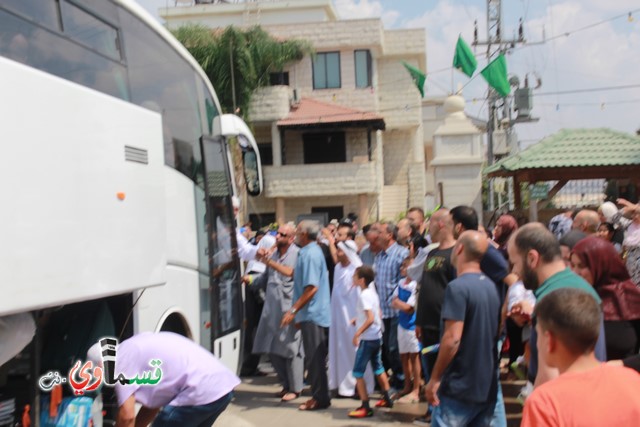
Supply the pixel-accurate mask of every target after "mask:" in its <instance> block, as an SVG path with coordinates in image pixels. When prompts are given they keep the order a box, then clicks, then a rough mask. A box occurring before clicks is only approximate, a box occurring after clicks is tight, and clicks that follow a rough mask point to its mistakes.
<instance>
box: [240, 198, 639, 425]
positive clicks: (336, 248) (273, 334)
mask: <svg viewBox="0 0 640 427" xmlns="http://www.w3.org/2000/svg"><path fill="white" fill-rule="evenodd" d="M618 204H619V205H620V208H618V207H617V206H616V205H615V204H613V203H610V202H607V203H605V204H603V205H602V206H601V207H600V209H598V211H595V210H587V209H583V210H579V211H576V212H566V213H562V214H560V215H558V216H557V217H554V218H553V219H552V220H551V221H550V222H549V225H548V227H547V226H545V225H543V224H542V223H530V224H525V225H523V226H521V227H519V224H518V222H517V221H516V219H515V218H514V217H513V216H511V215H502V216H500V217H499V218H498V219H497V221H496V223H495V228H494V229H493V230H492V232H487V231H486V230H484V229H483V227H482V226H481V225H480V224H479V222H478V215H477V213H476V212H475V210H474V209H473V208H471V207H469V206H457V207H455V208H453V209H450V210H449V209H446V208H441V209H439V210H437V211H436V212H434V213H433V214H432V215H431V216H430V218H425V214H424V212H423V210H422V209H420V208H417V207H415V208H411V209H410V210H409V211H408V213H407V215H406V217H405V218H404V219H402V220H400V221H399V222H398V223H397V224H396V223H393V222H376V223H372V224H367V225H365V226H364V227H362V228H360V227H359V225H358V223H357V218H355V217H354V216H350V217H348V218H345V219H343V220H341V221H332V222H331V223H330V224H328V225H327V226H326V227H322V226H321V225H320V224H319V223H317V222H315V221H309V220H303V221H301V222H300V223H299V224H297V225H294V224H282V225H280V226H279V228H278V230H277V232H276V233H275V236H274V238H275V243H273V241H271V242H270V243H269V244H261V242H263V241H264V239H265V238H266V237H269V236H268V233H267V235H266V236H265V237H260V236H259V237H258V240H259V239H262V240H259V241H258V242H257V245H258V246H257V247H256V249H255V250H254V251H249V253H251V257H250V258H251V259H253V254H255V260H257V261H259V263H261V264H263V266H264V268H258V269H257V270H256V269H255V267H253V268H248V269H247V271H249V270H255V271H249V273H250V274H248V275H247V276H245V280H244V282H245V284H246V286H247V289H249V290H248V291H247V292H246V293H247V294H251V295H260V294H262V295H263V297H262V302H261V307H260V309H259V310H257V309H256V307H247V308H248V309H249V310H253V313H247V319H249V318H250V317H253V318H255V319H257V321H256V322H255V325H254V326H255V328H254V329H255V330H254V333H250V334H248V336H249V337H250V338H249V341H247V342H245V350H246V351H247V355H248V354H253V355H254V358H253V359H251V358H247V360H248V361H250V362H246V363H245V366H244V367H243V368H244V369H243V372H244V373H245V374H247V375H255V374H257V373H258V372H257V364H256V365H251V366H247V363H255V355H261V354H267V355H268V358H269V360H270V362H271V364H272V365H273V367H274V370H275V372H276V373H277V377H278V380H279V382H280V383H281V384H282V391H281V392H279V393H278V397H280V398H281V399H282V400H283V401H285V402H288V401H292V400H295V399H297V398H298V397H299V396H300V394H301V392H302V389H303V387H304V380H305V378H306V381H307V383H308V384H309V385H310V386H311V394H312V397H311V398H310V399H308V400H306V401H304V402H303V403H301V404H300V405H299V409H300V410H303V411H309V410H321V409H324V408H327V407H328V406H330V404H331V399H332V398H338V397H359V399H360V400H361V402H362V403H361V405H360V407H358V408H357V409H355V410H353V411H351V412H350V413H349V416H350V417H354V418H364V417H370V416H372V415H373V409H372V408H371V405H370V403H369V396H370V395H371V394H372V393H373V392H374V386H375V381H374V377H375V378H376V380H377V382H378V387H379V391H380V396H381V398H380V399H379V400H378V401H377V403H376V404H375V407H391V406H393V405H394V403H395V402H402V403H407V404H411V403H417V402H419V401H420V400H425V399H426V400H427V401H428V402H429V405H428V408H429V409H428V410H427V413H425V414H424V416H423V417H420V418H418V419H416V420H415V423H416V424H419V425H427V424H428V423H430V424H431V425H433V426H457V425H478V426H484V425H487V426H488V425H491V426H506V414H505V408H504V402H503V398H502V391H501V386H500V370H501V356H502V354H503V351H504V354H505V355H506V354H508V356H509V363H508V368H509V369H511V371H512V375H516V376H523V377H525V378H526V379H527V380H528V384H527V386H526V387H525V388H524V389H523V392H522V393H521V396H520V397H521V398H522V401H523V402H524V405H525V407H524V415H523V425H565V424H566V425H594V424H595V425H600V424H607V425H613V424H612V422H613V423H614V424H616V425H626V424H627V423H626V422H625V421H624V420H627V421H628V420H631V419H637V418H633V417H637V416H638V415H640V397H638V396H640V395H638V394H637V390H638V388H637V385H633V384H638V383H640V376H639V374H638V373H637V372H634V371H633V370H632V369H628V368H627V367H632V368H633V367H635V369H636V370H637V366H638V363H639V362H638V358H639V356H638V350H639V346H640V287H639V284H640V277H639V276H640V273H639V272H640V256H639V255H638V254H639V252H640V207H639V206H638V205H636V204H633V203H629V202H627V201H626V200H618ZM252 262H253V261H252ZM251 337H255V339H251ZM607 360H609V361H612V362H611V363H610V364H608V365H606V366H605V365H603V364H602V363H601V362H605V361H607ZM616 365H625V366H616ZM503 368H504V366H503ZM305 375H306V377H305ZM622 383H625V385H624V386H621V385H620V384H622ZM632 385H633V386H632ZM608 387H610V388H611V390H613V389H614V388H615V389H616V392H617V394H616V393H613V392H611V393H609V394H608V395H607V392H606V391H605V390H608ZM633 387H636V388H635V393H632V391H633ZM585 389H587V390H589V392H590V393H589V394H590V396H589V402H590V403H589V404H588V405H587V404H585V405H584V407H583V405H582V404H581V405H576V404H575V402H574V400H575V397H576V395H577V393H581V392H582V391H584V390H585ZM620 393H622V394H624V396H625V397H624V398H622V397H620V396H621V394H620ZM581 395H582V394H581ZM612 396H616V401H615V402H613V401H612ZM572 402H573V403H572ZM612 407H615V408H616V410H615V411H612V409H611V408H612ZM613 412H615V414H614V413H613ZM605 417H606V418H605ZM612 417H613V418H612ZM614 418H615V419H616V420H619V422H618V421H615V422H614V421H612V420H613V419H614ZM598 420H603V422H602V423H600V422H599V421H598ZM604 420H606V422H605V421H604Z"/></svg>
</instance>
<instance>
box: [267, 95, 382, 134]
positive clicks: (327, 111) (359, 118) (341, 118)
mask: <svg viewBox="0 0 640 427" xmlns="http://www.w3.org/2000/svg"><path fill="white" fill-rule="evenodd" d="M365 122H369V123H365ZM326 124H344V125H351V126H353V125H357V124H361V125H362V126H363V127H364V126H365V125H372V126H373V128H374V129H381V130H383V129H384V127H385V124H384V119H383V118H382V116H380V115H378V114H375V113H370V112H367V111H360V110H356V109H354V108H348V107H343V106H341V105H337V104H330V103H327V102H321V101H317V100H315V99H311V98H302V99H301V100H300V102H299V103H298V104H296V105H294V106H292V107H291V111H290V112H289V115H288V116H287V117H285V118H284V119H282V120H279V121H278V126H281V127H298V126H314V125H326Z"/></svg>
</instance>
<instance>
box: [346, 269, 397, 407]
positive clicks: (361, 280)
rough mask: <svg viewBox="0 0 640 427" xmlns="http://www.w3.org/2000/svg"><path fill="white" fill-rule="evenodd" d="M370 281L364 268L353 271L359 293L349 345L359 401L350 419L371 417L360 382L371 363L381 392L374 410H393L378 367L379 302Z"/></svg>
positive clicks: (386, 382) (381, 368) (369, 272)
mask: <svg viewBox="0 0 640 427" xmlns="http://www.w3.org/2000/svg"><path fill="white" fill-rule="evenodd" d="M373 277H374V272H373V269H372V268H371V267H369V266H366V265H363V266H361V267H358V268H356V271H355V274H354V275H353V284H354V285H355V286H358V287H359V288H360V289H361V292H360V297H359V299H358V305H357V309H356V316H357V317H356V334H355V335H354V336H353V345H355V346H356V347H358V350H357V351H356V360H355V362H354V364H353V376H354V377H355V379H356V389H357V390H358V395H359V396H360V399H361V400H362V406H360V407H359V408H358V409H355V410H353V411H351V412H349V417H351V418H366V417H372V416H373V410H372V409H371V407H370V406H369V395H368V394H367V386H366V384H365V381H364V378H363V377H364V371H365V369H366V367H367V364H368V363H371V368H372V370H373V373H374V375H375V376H376V378H377V379H378V383H379V384H380V388H381V389H382V390H383V398H382V399H381V400H379V401H378V403H376V408H391V407H392V406H393V402H392V401H391V397H390V396H389V379H388V378H387V374H386V373H385V370H384V366H383V365H382V350H381V347H382V313H381V310H380V299H379V298H378V293H377V292H376V289H375V286H374V285H373Z"/></svg>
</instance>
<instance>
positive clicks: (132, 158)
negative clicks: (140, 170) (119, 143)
mask: <svg viewBox="0 0 640 427" xmlns="http://www.w3.org/2000/svg"><path fill="white" fill-rule="evenodd" d="M124 159H125V160H127V161H129V162H136V163H144V164H145V165H148V164H149V152H148V151H147V150H144V149H142V148H136V147H131V146H129V145H125V146H124Z"/></svg>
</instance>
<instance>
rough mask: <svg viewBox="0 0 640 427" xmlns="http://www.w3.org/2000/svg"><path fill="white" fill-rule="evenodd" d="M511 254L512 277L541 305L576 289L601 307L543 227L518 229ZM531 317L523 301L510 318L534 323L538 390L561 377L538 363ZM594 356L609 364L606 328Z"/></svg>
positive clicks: (532, 371) (532, 365)
mask: <svg viewBox="0 0 640 427" xmlns="http://www.w3.org/2000/svg"><path fill="white" fill-rule="evenodd" d="M508 252H509V260H510V261H511V263H512V264H513V273H514V274H517V275H518V277H520V279H521V280H522V283H523V284H524V286H525V287H526V288H527V289H530V290H532V291H533V292H534V294H535V296H536V300H538V301H540V300H541V299H542V298H544V297H545V296H546V295H548V294H549V293H551V292H553V291H555V290H556V289H560V288H575V289H581V290H583V291H586V292H588V293H589V294H591V295H592V296H593V297H594V298H595V299H596V301H598V303H600V297H599V296H598V294H597V293H596V291H595V290H594V289H593V287H592V286H591V285H590V284H589V283H587V282H586V281H585V280H584V279H583V278H582V277H580V276H578V275H577V274H575V273H573V272H572V271H571V270H570V269H568V268H567V267H566V266H565V263H564V260H563V259H562V253H561V252H560V245H559V244H558V241H557V240H556V238H555V237H554V235H553V234H552V233H551V232H550V231H549V230H548V229H547V228H546V227H545V226H544V225H543V224H541V223H539V222H535V223H530V224H527V225H525V226H523V227H521V228H520V229H518V231H516V232H515V233H514V234H513V236H511V239H510V240H509V244H508ZM532 313H533V307H532V306H531V305H530V304H528V303H527V302H526V301H522V302H519V303H516V304H514V306H513V308H512V310H511V312H509V316H511V317H512V318H513V319H514V320H515V321H516V323H519V324H521V325H522V324H524V323H527V322H529V321H532V322H533V327H532V328H531V339H530V347H531V358H530V361H529V380H530V381H531V382H532V383H534V386H535V387H537V386H539V385H540V384H543V383H545V382H547V381H549V380H551V379H554V378H556V377H557V376H558V375H559V373H558V370H557V369H555V368H552V367H550V366H547V365H546V364H545V363H544V362H543V361H542V360H538V348H537V346H536V344H537V334H536V332H535V318H533V319H532ZM601 323H602V322H601ZM595 353H596V357H597V358H598V359H600V360H601V361H605V360H606V350H605V342H604V324H601V325H600V337H599V338H598V342H597V344H596V348H595Z"/></svg>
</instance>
